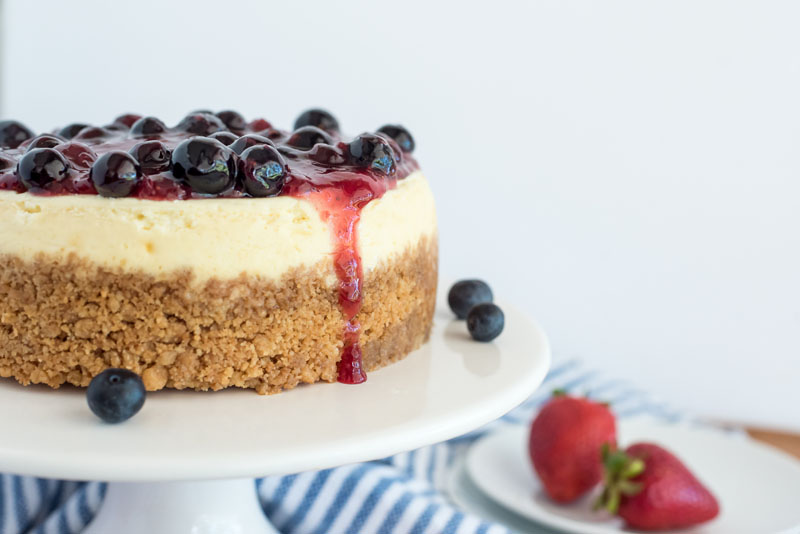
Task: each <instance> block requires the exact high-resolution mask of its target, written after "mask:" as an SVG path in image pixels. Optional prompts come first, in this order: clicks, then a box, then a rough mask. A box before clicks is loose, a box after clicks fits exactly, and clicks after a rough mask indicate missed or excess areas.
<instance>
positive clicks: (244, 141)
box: [230, 134, 275, 154]
mask: <svg viewBox="0 0 800 534" xmlns="http://www.w3.org/2000/svg"><path fill="white" fill-rule="evenodd" d="M257 145H270V146H275V143H273V142H272V139H267V138H266V137H264V136H262V135H258V134H248V135H243V136H241V137H240V138H239V139H237V140H236V141H234V142H233V144H231V145H230V147H231V150H233V151H234V152H236V153H237V154H241V153H242V152H244V151H245V150H247V149H248V148H250V147H251V146H257Z"/></svg>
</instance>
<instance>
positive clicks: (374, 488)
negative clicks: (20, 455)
mask: <svg viewBox="0 0 800 534" xmlns="http://www.w3.org/2000/svg"><path fill="white" fill-rule="evenodd" d="M554 389H564V390H566V391H570V392H575V393H580V394H587V395H589V396H590V397H594V398H598V399H603V400H605V401H609V402H611V404H612V406H613V408H614V410H615V412H616V413H617V415H618V416H619V417H628V416H632V415H642V414H648V415H652V416H655V417H659V418H664V419H669V420H676V419H679V418H681V414H679V413H677V412H675V411H673V410H670V409H669V408H668V407H667V406H666V405H665V404H663V403H660V402H656V401H654V400H653V399H652V398H651V397H650V396H649V395H647V394H646V393H644V392H642V391H640V390H638V389H636V388H635V387H632V386H631V385H630V384H628V383H625V382H622V381H618V380H613V379H608V378H607V377H604V376H603V374H602V373H600V372H598V371H596V370H592V369H588V368H587V367H586V366H585V365H583V364H582V363H581V362H580V361H578V360H566V361H564V360H562V361H560V362H558V361H557V363H556V364H555V365H554V366H553V368H552V369H551V371H550V373H549V374H548V375H547V378H546V379H545V383H544V384H543V385H542V387H540V388H539V390H538V391H537V392H536V393H535V394H534V395H533V396H531V397H530V398H529V399H528V400H527V401H525V402H524V403H523V404H521V405H520V406H519V407H518V408H516V409H515V410H513V411H512V412H510V413H508V414H507V415H505V416H504V417H502V418H500V419H498V420H496V421H494V422H492V423H490V424H488V425H486V426H484V427H483V428H481V429H479V430H476V431H474V432H470V433H469V434H465V435H463V436H460V437H458V438H455V439H452V440H450V441H447V442H444V443H437V444H435V445H431V446H429V447H424V448H422V449H417V450H414V451H411V452H407V453H402V454H398V455H396V456H392V457H389V458H385V459H383V460H377V461H373V462H366V463H361V464H353V465H347V466H343V467H337V468H334V469H326V470H324V471H316V472H309V473H300V474H296V475H288V476H272V477H266V478H263V479H258V480H255V482H254V486H253V491H256V492H257V493H258V496H259V498H260V500H261V505H262V507H263V509H264V513H265V514H266V515H267V516H268V517H269V519H270V520H271V521H272V524H273V525H275V527H277V528H278V529H279V530H280V531H281V532H282V533H284V534H390V533H403V534H405V533H409V534H427V533H431V534H433V533H435V534H505V533H508V532H509V530H508V529H507V528H505V527H504V526H502V525H498V524H495V523H490V522H487V521H484V520H482V519H481V518H479V517H476V516H474V515H471V514H469V513H467V512H465V511H463V510H460V509H458V508H457V507H456V506H454V505H453V504H452V503H451V502H450V501H449V500H448V497H447V494H446V489H445V486H446V480H447V477H448V473H449V470H450V469H451V467H452V466H453V465H454V463H455V461H456V460H457V459H458V458H459V456H460V455H462V454H464V453H465V451H466V449H467V448H468V447H469V445H470V444H471V443H472V442H473V441H475V440H476V439H477V438H479V437H480V436H482V435H484V434H486V433H487V432H492V431H493V430H496V429H498V428H501V427H504V426H507V425H518V424H527V423H528V422H529V421H530V420H531V418H532V416H533V414H534V413H535V412H536V409H537V408H538V406H539V405H540V404H541V403H542V402H544V401H545V400H547V398H548V397H549V396H550V393H551V392H552V390H554ZM104 493H105V484H104V483H102V482H67V481H61V480H49V479H41V478H34V477H23V476H16V475H3V474H0V534H78V533H79V532H81V530H83V528H84V527H85V526H86V525H88V524H89V522H90V521H91V520H92V517H93V516H94V513H95V512H96V511H97V510H98V508H99V507H100V505H101V503H102V501H103V495H104Z"/></svg>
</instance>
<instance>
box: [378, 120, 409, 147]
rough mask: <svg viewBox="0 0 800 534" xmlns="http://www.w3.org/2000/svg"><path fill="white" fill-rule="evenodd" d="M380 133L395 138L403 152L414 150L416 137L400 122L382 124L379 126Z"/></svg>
mask: <svg viewBox="0 0 800 534" xmlns="http://www.w3.org/2000/svg"><path fill="white" fill-rule="evenodd" d="M378 133H381V134H385V135H387V136H389V137H391V138H392V139H394V140H395V142H396V143H397V144H398V145H399V146H400V149H401V150H402V151H403V152H413V151H414V138H413V137H411V134H410V133H409V132H408V130H406V129H405V128H403V127H402V126H400V125H399V124H387V125H386V126H381V127H380V128H378Z"/></svg>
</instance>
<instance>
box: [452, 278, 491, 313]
mask: <svg viewBox="0 0 800 534" xmlns="http://www.w3.org/2000/svg"><path fill="white" fill-rule="evenodd" d="M493 300H494V297H493V295H492V290H491V288H490V287H489V284H487V283H486V282H484V281H483V280H461V281H459V282H456V283H455V284H453V287H451V288H450V292H449V293H448V294H447V303H448V304H449V305H450V309H451V310H453V313H455V314H456V317H458V318H459V319H465V318H466V317H467V313H469V310H470V309H471V308H472V307H473V306H475V305H476V304H481V303H484V302H492V301H493Z"/></svg>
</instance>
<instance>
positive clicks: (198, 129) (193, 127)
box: [177, 113, 227, 136]
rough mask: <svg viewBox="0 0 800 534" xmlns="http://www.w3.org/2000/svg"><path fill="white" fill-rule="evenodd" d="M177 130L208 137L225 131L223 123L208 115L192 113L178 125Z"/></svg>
mask: <svg viewBox="0 0 800 534" xmlns="http://www.w3.org/2000/svg"><path fill="white" fill-rule="evenodd" d="M177 129H178V130H180V131H182V132H188V133H192V134H195V135H203V136H208V135H211V134H212V133H215V132H222V131H225V130H226V129H227V128H226V127H225V123H224V122H222V120H220V118H219V117H217V116H216V115H212V114H210V113H193V114H191V115H187V116H186V117H185V118H184V119H183V120H182V121H181V122H179V123H178V126H177Z"/></svg>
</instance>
